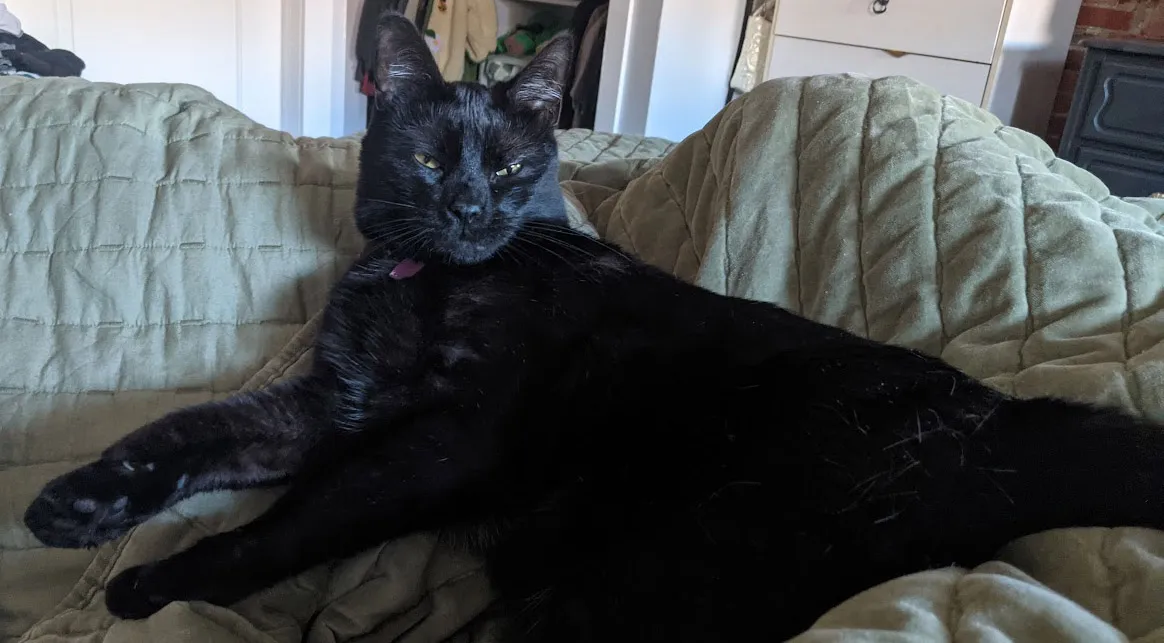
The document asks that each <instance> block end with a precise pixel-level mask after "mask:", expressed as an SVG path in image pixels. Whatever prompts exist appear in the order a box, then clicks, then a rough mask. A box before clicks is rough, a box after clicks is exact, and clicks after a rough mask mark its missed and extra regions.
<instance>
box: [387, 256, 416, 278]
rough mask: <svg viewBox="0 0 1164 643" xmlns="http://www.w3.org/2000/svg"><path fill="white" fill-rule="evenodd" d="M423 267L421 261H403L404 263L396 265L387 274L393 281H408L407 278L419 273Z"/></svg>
mask: <svg viewBox="0 0 1164 643" xmlns="http://www.w3.org/2000/svg"><path fill="white" fill-rule="evenodd" d="M423 267H424V262H423V261H417V260H416V259H405V260H404V261H401V262H400V263H398V264H396V267H395V268H393V269H392V272H390V273H388V276H389V277H392V278H393V279H408V278H409V277H412V276H413V275H415V274H416V273H418V272H420V269H421V268H423Z"/></svg>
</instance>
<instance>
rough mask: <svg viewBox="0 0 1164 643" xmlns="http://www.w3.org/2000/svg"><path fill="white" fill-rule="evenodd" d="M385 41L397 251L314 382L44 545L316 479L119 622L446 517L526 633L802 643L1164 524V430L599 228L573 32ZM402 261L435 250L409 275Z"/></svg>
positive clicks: (116, 492) (378, 122)
mask: <svg viewBox="0 0 1164 643" xmlns="http://www.w3.org/2000/svg"><path fill="white" fill-rule="evenodd" d="M381 33H382V35H381V54H380V72H382V73H378V74H377V77H378V78H382V79H383V82H382V84H381V87H380V96H379V97H378V100H379V101H380V105H379V107H378V112H377V115H376V117H375V119H374V122H373V125H372V127H371V129H370V130H369V132H368V134H367V137H366V138H365V142H364V149H363V153H362V157H361V177H360V191H359V196H358V201H359V203H358V209H357V216H358V221H359V225H360V228H361V230H362V231H363V232H364V234H365V235H366V236H367V238H368V240H369V242H370V245H369V249H368V251H367V253H366V256H364V257H363V258H362V259H360V260H359V261H358V262H356V264H355V265H354V266H352V268H351V270H350V271H349V272H348V273H347V274H346V275H345V276H344V277H343V278H342V280H341V281H340V282H339V283H338V284H337V285H336V287H335V289H334V293H333V295H332V298H331V303H330V304H329V307H328V310H327V314H326V319H325V321H324V323H323V325H322V327H321V329H320V332H319V339H318V342H317V345H316V356H315V362H314V366H313V369H312V371H311V373H310V374H309V375H307V376H305V377H303V378H301V379H298V380H294V381H291V382H288V383H285V384H281V385H278V386H274V387H272V388H269V389H266V390H262V391H258V392H253V393H246V394H243V395H240V396H237V397H235V398H232V399H229V400H227V401H225V402H221V403H213V404H206V405H202V406H197V407H193V408H188V409H184V410H180V411H177V412H175V413H172V414H170V415H167V416H165V417H163V418H162V419H160V420H158V421H156V422H155V423H153V424H150V425H148V426H146V427H144V428H141V429H139V430H138V431H137V432H135V433H133V434H130V435H129V436H128V437H126V438H125V439H123V440H122V441H120V442H118V443H117V444H115V445H113V446H112V447H110V448H109V449H108V450H107V451H106V452H105V453H104V454H103V455H102V456H101V458H100V459H99V460H97V461H96V462H94V463H92V464H89V465H86V466H85V467H82V468H81V469H78V470H76V471H74V472H72V473H69V474H67V475H65V476H63V477H61V478H59V479H57V480H54V481H53V482H51V483H50V484H49V485H48V486H47V487H46V488H45V490H44V491H43V493H42V494H41V495H40V496H39V497H38V499H37V500H36V501H35V502H34V503H33V504H32V506H31V507H30V508H29V510H28V513H27V517H26V522H27V524H28V525H29V527H30V528H31V529H32V530H33V532H34V533H35V534H36V535H37V536H38V537H39V538H40V539H41V540H42V541H44V542H45V543H46V544H49V545H54V546H60V547H79V546H90V545H96V544H98V543H101V542H104V541H107V540H110V539H113V538H116V537H118V536H120V535H121V534H123V533H125V531H126V530H127V529H129V528H130V527H131V526H133V525H135V524H137V523H140V522H141V521H143V520H146V519H147V518H149V517H150V516H151V515H154V514H155V513H157V512H158V511H159V510H161V509H162V508H163V507H166V506H169V505H171V504H173V503H174V502H177V501H178V500H180V499H182V498H185V497H187V496H190V495H192V494H194V493H197V492H199V491H203V490H206V489H222V488H242V487H251V486H255V485H260V484H270V483H275V482H281V481H287V482H289V488H288V490H287V493H286V494H285V495H284V496H283V497H282V498H281V500H279V501H278V502H277V503H276V505H275V506H274V507H273V508H272V509H270V510H269V511H268V512H267V513H266V514H265V515H263V516H261V517H260V518H258V519H257V520H256V521H255V522H253V523H251V524H249V525H246V526H243V527H241V528H239V529H237V530H235V531H232V532H229V533H226V534H222V535H217V536H212V537H209V538H206V539H204V540H202V541H200V542H198V543H197V544H195V545H194V546H193V547H191V548H190V549H188V550H186V551H183V552H180V553H178V554H176V555H174V556H171V557H170V558H167V559H165V560H161V561H158V562H155V563H150V564H148V565H144V566H141V567H136V568H133V569H129V570H127V571H125V572H123V573H122V574H121V575H120V576H118V577H116V578H114V579H113V580H112V581H111V582H110V583H109V585H108V587H107V604H108V606H109V608H110V610H111V611H112V612H113V613H114V614H117V615H120V616H123V617H127V618H140V617H144V616H146V615H149V614H151V613H153V612H154V611H156V610H158V609H159V608H161V607H162V606H163V605H165V604H166V603H167V602H169V601H173V600H188V599H191V600H193V599H197V600H206V601H211V602H214V603H219V604H228V603H231V602H233V601H236V600H238V599H240V598H242V597H244V596H246V595H248V594H250V593H252V592H255V591H257V590H259V589H262V588H263V587H266V586H268V585H270V584H272V583H274V582H276V581H278V580H280V579H283V578H286V577H288V576H290V575H292V574H294V573H296V572H299V571H301V570H303V569H305V568H307V567H309V566H311V565H314V564H317V563H321V562H324V561H327V560H330V559H335V558H339V557H344V556H348V555H351V554H354V553H356V552H357V551H359V550H361V549H364V548H367V547H370V546H373V545H375V544H377V543H380V542H382V541H384V540H386V539H390V538H395V537H398V536H401V535H404V534H407V533H409V532H413V531H416V530H443V531H445V532H448V533H452V534H456V535H457V536H470V537H469V538H464V537H458V538H457V539H456V540H457V541H458V542H469V543H472V544H473V546H474V547H476V548H477V549H478V551H479V553H480V554H481V555H483V556H484V557H485V559H486V561H487V565H488V572H489V576H490V579H491V581H492V583H493V584H494V586H495V588H496V591H497V594H498V596H499V600H498V607H499V613H500V615H501V619H502V621H501V622H502V623H503V624H504V628H505V629H504V630H503V632H504V639H505V640H506V641H507V642H509V643H518V642H521V643H526V642H533V641H552V642H555V643H566V642H569V641H578V642H582V641H586V642H603V641H609V642H615V641H636V642H637V641H673V642H676V643H681V642H684V641H691V642H695V641H698V642H701V643H706V642H714V641H745V640H776V639H778V638H783V637H788V636H791V635H794V634H796V633H797V632H798V631H800V630H801V629H803V628H805V627H806V626H808V625H809V624H810V623H811V622H812V621H813V619H815V618H816V617H817V616H819V615H820V614H821V613H822V612H823V611H825V610H826V609H827V608H829V607H830V606H831V605H833V604H834V603H835V602H837V601H839V600H842V599H844V598H846V597H848V596H850V595H852V594H853V593H855V592H858V591H860V590H863V589H865V588H867V587H869V586H871V585H873V584H875V583H877V582H879V581H884V580H886V579H889V578H891V577H894V576H897V575H900V574H904V573H908V572H913V571H917V570H921V569H924V568H927V567H932V566H940V565H949V564H962V565H974V564H976V563H979V562H981V561H983V560H984V559H985V558H987V557H988V556H990V555H991V554H992V553H993V552H994V551H995V550H996V549H997V548H998V547H1000V546H1001V545H1003V544H1005V543H1006V542H1007V541H1009V540H1011V539H1013V538H1015V537H1017V536H1021V535H1023V534H1027V533H1031V532H1035V531H1040V530H1045V529H1049V528H1053V527H1065V526H1071V525H1145V526H1164V466H1162V465H1164V430H1162V429H1161V427H1159V426H1154V425H1151V424H1149V423H1147V422H1144V421H1140V420H1137V419H1133V418H1131V417H1129V416H1126V415H1124V414H1122V413H1119V412H1117V411H1112V410H1103V409H1097V408H1092V407H1088V406H1084V405H1080V404H1073V403H1069V402H1064V401H1057V400H1051V399H1037V400H1030V401H1019V400H1016V399H1013V398H1010V397H1008V396H1006V395H1003V394H1001V393H999V392H997V391H994V390H992V389H989V388H987V387H985V386H983V385H982V384H980V383H978V382H976V381H974V380H973V379H971V378H969V377H967V376H966V375H964V374H962V373H960V372H959V371H957V370H955V369H954V368H952V367H950V366H948V365H946V364H945V363H943V362H942V361H940V360H938V359H936V358H933V357H928V356H925V355H922V354H919V353H917V352H914V351H910V350H906V349H903V348H895V347H890V346H885V345H881V344H877V343H874V342H871V341H867V340H864V339H861V338H858V337H855V336H853V335H851V334H849V333H846V332H843V331H840V330H837V329H834V328H830V327H827V326H823V325H820V324H816V323H813V322H810V321H807V320H805V319H802V318H800V317H798V316H796V315H794V314H792V313H789V312H787V311H784V310H782V309H780V308H777V307H775V306H772V305H768V304H763V303H756V302H751V301H745V300H740V299H733V298H729V297H723V296H719V295H716V294H712V293H710V292H707V291H704V290H701V289H699V288H696V287H694V286H691V285H688V284H685V283H682V282H680V281H678V280H676V279H674V278H673V277H671V276H669V275H666V274H664V273H663V272H661V271H659V270H656V269H654V268H651V267H648V266H646V265H644V264H643V263H641V262H639V261H637V260H635V259H632V258H629V257H627V256H626V255H624V254H623V253H621V252H619V251H618V250H617V249H615V248H614V247H612V246H610V245H607V244H605V243H602V242H598V241H594V240H591V239H589V238H587V237H585V236H582V235H580V234H578V233H575V232H571V231H570V230H569V229H568V228H567V227H566V225H565V215H564V210H563V205H562V202H561V196H560V194H559V193H558V191H557V187H556V185H555V181H556V176H555V174H556V160H555V149H554V143H553V131H552V126H553V123H554V118H553V116H554V114H555V113H556V110H557V103H558V101H560V99H561V96H560V93H559V92H560V85H559V84H558V83H559V79H560V78H561V77H562V75H563V72H564V70H565V67H566V65H567V63H568V60H567V59H568V57H569V51H570V47H569V44H568V43H566V42H564V41H562V42H556V43H552V44H550V45H548V47H547V48H546V50H545V51H543V53H542V54H541V55H540V56H539V57H538V59H537V61H535V62H534V63H533V64H532V65H531V66H530V68H528V69H527V70H526V71H525V72H524V73H523V74H522V76H520V77H519V78H517V79H516V80H515V83H514V84H512V85H510V86H505V87H500V88H497V89H494V90H492V91H490V90H486V89H484V88H481V87H476V86H471V85H462V84H452V85H447V84H445V83H443V82H441V80H440V78H439V75H438V73H437V70H436V68H435V66H434V65H433V63H432V62H431V58H430V56H429V54H428V51H427V49H425V45H424V43H423V41H422V40H421V39H420V37H419V36H418V35H417V34H416V32H415V31H414V30H413V29H412V27H411V26H410V25H409V24H408V23H407V21H405V20H403V19H400V18H396V17H388V18H386V19H385V22H384V25H383V27H382V32H381ZM414 154H422V157H421V159H423V160H428V158H429V156H431V157H432V158H433V159H435V160H436V162H439V163H440V164H441V168H442V169H441V170H433V169H430V168H428V167H425V166H424V165H422V164H421V162H420V161H418V159H417V158H414ZM514 163H521V164H522V166H523V167H522V168H521V170H520V171H518V172H517V173H515V174H513V175H512V176H509V177H499V176H497V175H495V174H494V172H495V171H496V170H497V169H500V168H504V167H506V166H507V164H514ZM402 259H418V260H422V261H424V262H426V265H425V266H424V268H423V269H422V270H421V271H420V272H419V273H418V274H416V275H415V276H413V277H411V278H406V279H394V278H393V277H392V275H391V271H392V270H393V268H394V267H395V266H396V265H397V262H398V261H400V260H402Z"/></svg>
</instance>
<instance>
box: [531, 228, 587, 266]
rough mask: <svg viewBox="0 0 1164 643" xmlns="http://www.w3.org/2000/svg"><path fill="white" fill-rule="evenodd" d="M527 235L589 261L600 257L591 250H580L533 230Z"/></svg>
mask: <svg viewBox="0 0 1164 643" xmlns="http://www.w3.org/2000/svg"><path fill="white" fill-rule="evenodd" d="M526 233H527V234H529V235H530V236H532V237H534V238H537V239H541V240H542V241H546V242H549V243H552V244H554V245H556V246H558V247H560V248H563V249H565V250H569V251H571V252H573V253H575V254H578V255H581V256H583V257H586V258H587V259H597V258H598V255H596V254H595V253H593V252H590V251H589V250H586V249H584V248H579V247H578V246H575V245H572V244H569V243H566V242H565V241H562V240H561V239H557V238H555V237H552V236H549V235H545V234H541V233H539V232H534V231H533V230H527V231H526Z"/></svg>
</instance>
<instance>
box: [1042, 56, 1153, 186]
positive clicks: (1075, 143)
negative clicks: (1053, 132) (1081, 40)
mask: <svg viewBox="0 0 1164 643" xmlns="http://www.w3.org/2000/svg"><path fill="white" fill-rule="evenodd" d="M1085 44H1086V45H1087V54H1086V56H1085V57H1084V60H1083V69H1082V71H1081V72H1080V75H1079V85H1078V86H1077V87H1076V89H1075V98H1074V101H1073V102H1072V104H1071V112H1070V113H1069V114H1068V116H1067V127H1066V129H1065V130H1064V132H1063V139H1062V143H1061V144H1060V146H1059V156H1060V157H1062V158H1063V159H1066V160H1068V161H1071V162H1072V163H1074V164H1076V165H1078V166H1080V167H1082V168H1083V169H1085V170H1087V171H1089V172H1091V173H1092V174H1094V175H1096V176H1097V177H1099V179H1100V180H1101V181H1103V182H1104V184H1106V185H1107V187H1108V189H1109V190H1111V192H1112V194H1114V195H1116V196H1148V195H1150V194H1153V193H1157V192H1164V43H1149V42H1143V41H1130V40H1129V41H1121V40H1094V41H1089V42H1087V43H1085Z"/></svg>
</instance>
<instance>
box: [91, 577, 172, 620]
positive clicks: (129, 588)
mask: <svg viewBox="0 0 1164 643" xmlns="http://www.w3.org/2000/svg"><path fill="white" fill-rule="evenodd" d="M159 580H162V579H160V578H159V577H158V574H157V573H156V571H155V566H154V565H141V566H139V567H131V568H129V569H127V570H125V571H123V572H121V573H120V574H118V575H117V576H115V577H114V578H113V579H112V580H110V581H109V582H108V583H107V584H106V585H105V608H106V609H108V610H109V613H110V614H112V615H114V616H116V617H118V618H124V619H139V618H146V617H148V616H150V615H152V614H153V613H154V612H157V611H158V610H160V609H162V608H163V607H165V606H166V605H168V604H169V603H171V602H172V601H173V600H174V599H173V598H171V596H170V595H169V593H168V592H167V591H166V587H164V585H165V583H159V582H158V581H159Z"/></svg>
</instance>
